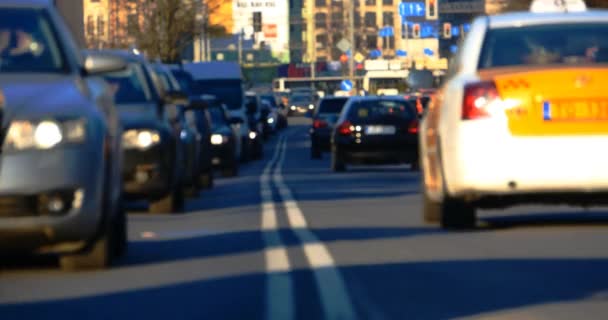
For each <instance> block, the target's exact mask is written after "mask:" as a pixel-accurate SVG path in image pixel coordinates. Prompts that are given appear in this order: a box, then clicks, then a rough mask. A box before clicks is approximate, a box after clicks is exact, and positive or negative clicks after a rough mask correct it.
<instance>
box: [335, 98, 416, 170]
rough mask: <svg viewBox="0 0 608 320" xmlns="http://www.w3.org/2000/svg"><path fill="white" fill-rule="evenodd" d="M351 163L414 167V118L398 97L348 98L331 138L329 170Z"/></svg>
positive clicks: (407, 106) (409, 106)
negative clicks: (400, 164) (406, 164)
mask: <svg viewBox="0 0 608 320" xmlns="http://www.w3.org/2000/svg"><path fill="white" fill-rule="evenodd" d="M351 163H382V164H389V163H391V164H393V163H394V164H398V163H408V164H410V165H411V168H412V169H413V170H416V169H417V167H418V115H417V113H416V109H415V107H414V106H413V105H412V104H410V103H409V102H408V101H406V100H405V99H404V98H403V97H400V96H395V97H391V96H382V97H379V96H366V97H360V96H357V97H351V98H350V99H349V100H348V101H347V102H346V105H345V106H344V108H343V109H342V112H341V113H340V117H339V118H338V120H337V121H336V125H335V128H334V130H333V132H332V136H331V169H332V170H333V171H334V172H342V171H345V170H346V166H347V165H348V164H351Z"/></svg>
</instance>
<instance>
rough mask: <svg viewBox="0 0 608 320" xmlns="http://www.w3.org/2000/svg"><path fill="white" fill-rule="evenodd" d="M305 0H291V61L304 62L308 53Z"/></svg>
mask: <svg viewBox="0 0 608 320" xmlns="http://www.w3.org/2000/svg"><path fill="white" fill-rule="evenodd" d="M303 10H304V0H289V61H290V62H292V63H302V62H303V61H304V55H305V53H306V43H305V42H304V39H305V37H304V35H305V33H304V32H305V30H306V20H305V19H304V17H305V14H303V13H304V12H303Z"/></svg>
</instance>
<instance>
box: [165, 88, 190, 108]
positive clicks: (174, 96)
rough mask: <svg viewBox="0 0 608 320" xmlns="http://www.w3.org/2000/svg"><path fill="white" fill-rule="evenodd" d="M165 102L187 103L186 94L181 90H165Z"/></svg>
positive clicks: (181, 104)
mask: <svg viewBox="0 0 608 320" xmlns="http://www.w3.org/2000/svg"><path fill="white" fill-rule="evenodd" d="M165 102H166V103H169V104H175V105H180V106H184V105H187V104H188V102H189V101H188V96H187V95H186V94H185V93H184V92H182V91H167V93H166V94H165Z"/></svg>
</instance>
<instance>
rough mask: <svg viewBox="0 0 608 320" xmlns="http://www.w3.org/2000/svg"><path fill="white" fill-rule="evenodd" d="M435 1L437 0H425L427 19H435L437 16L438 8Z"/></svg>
mask: <svg viewBox="0 0 608 320" xmlns="http://www.w3.org/2000/svg"><path fill="white" fill-rule="evenodd" d="M437 1H439V0H426V19H427V20H437V18H438V16H439V8H437Z"/></svg>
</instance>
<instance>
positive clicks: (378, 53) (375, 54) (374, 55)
mask: <svg viewBox="0 0 608 320" xmlns="http://www.w3.org/2000/svg"><path fill="white" fill-rule="evenodd" d="M369 56H370V57H371V58H379V57H381V56H382V51H380V50H378V49H374V50H372V51H371V52H370V53H369Z"/></svg>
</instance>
